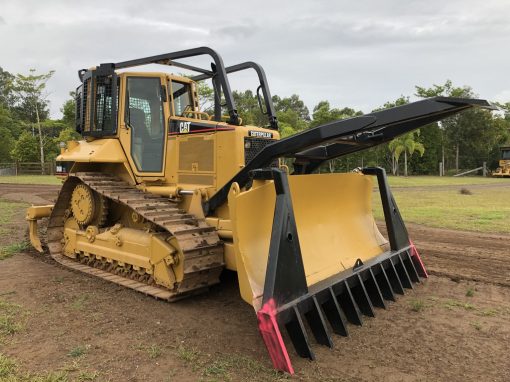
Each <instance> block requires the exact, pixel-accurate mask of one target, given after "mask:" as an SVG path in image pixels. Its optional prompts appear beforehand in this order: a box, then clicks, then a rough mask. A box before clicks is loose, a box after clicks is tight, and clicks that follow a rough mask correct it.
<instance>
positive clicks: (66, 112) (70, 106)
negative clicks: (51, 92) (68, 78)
mask: <svg viewBox="0 0 510 382" xmlns="http://www.w3.org/2000/svg"><path fill="white" fill-rule="evenodd" d="M69 95H70V96H71V99H68V100H67V101H65V102H64V104H63V105H62V107H61V108H60V111H61V112H62V122H63V123H65V124H66V126H68V127H70V128H74V126H75V122H76V92H70V93H69Z"/></svg>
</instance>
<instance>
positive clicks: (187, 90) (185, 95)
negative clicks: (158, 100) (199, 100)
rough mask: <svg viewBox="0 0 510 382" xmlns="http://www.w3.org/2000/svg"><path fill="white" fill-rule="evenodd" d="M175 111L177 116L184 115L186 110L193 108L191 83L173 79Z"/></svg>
mask: <svg viewBox="0 0 510 382" xmlns="http://www.w3.org/2000/svg"><path fill="white" fill-rule="evenodd" d="M171 87H172V98H173V109H174V110H173V111H174V115H175V116H182V114H183V113H184V111H187V110H193V108H192V103H191V86H190V85H189V84H186V83H183V82H178V81H172V82H171Z"/></svg>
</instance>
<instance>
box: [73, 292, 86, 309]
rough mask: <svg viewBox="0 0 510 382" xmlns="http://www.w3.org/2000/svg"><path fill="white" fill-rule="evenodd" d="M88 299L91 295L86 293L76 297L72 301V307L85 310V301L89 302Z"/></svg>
mask: <svg viewBox="0 0 510 382" xmlns="http://www.w3.org/2000/svg"><path fill="white" fill-rule="evenodd" d="M88 299H89V296H87V295H86V294H82V295H80V296H78V297H76V299H75V300H74V301H73V302H72V303H71V308H72V309H75V310H83V308H84V307H85V303H86V302H87V300H88Z"/></svg>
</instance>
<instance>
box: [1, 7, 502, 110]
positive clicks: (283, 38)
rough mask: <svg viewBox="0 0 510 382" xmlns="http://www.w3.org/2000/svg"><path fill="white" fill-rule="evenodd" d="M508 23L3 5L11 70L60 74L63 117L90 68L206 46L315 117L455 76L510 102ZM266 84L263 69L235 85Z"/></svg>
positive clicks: (52, 93) (454, 13) (57, 102)
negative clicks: (326, 106)
mask: <svg viewBox="0 0 510 382" xmlns="http://www.w3.org/2000/svg"><path fill="white" fill-rule="evenodd" d="M85 4H86V5H85ZM508 20H510V1H507V0H484V1H483V2H482V1H479V0H476V1H474V0H450V1H445V0H428V1H423V0H384V1H377V0H372V1H368V0H357V1H344V0H336V1H335V0H313V1H312V0H306V1H305V0H294V1H291V0H281V1H280V0H272V1H266V0H257V1H246V0H245V1H243V0H221V1H218V0H214V1H213V0H209V1H207V0H193V1H182V0H181V1H174V0H163V1H160V0H154V1H149V0H145V1H141V0H124V1H119V0H101V1H97V0H89V1H87V2H77V1H70V0H67V1H65V0H44V1H41V0H23V1H15V0H11V1H7V0H0V67H2V68H3V69H4V70H7V71H9V72H11V73H28V71H29V69H30V68H35V69H37V71H38V72H47V71H49V70H55V74H54V76H53V78H52V79H51V80H50V81H49V83H48V98H49V100H50V102H51V116H52V117H53V118H59V117H60V116H61V113H60V108H61V106H62V104H63V103H64V101H65V100H66V99H68V98H69V92H70V91H71V90H74V89H75V88H76V87H77V86H78V85H79V80H78V76H77V71H78V70H79V69H81V68H88V67H91V66H95V65H97V64H99V63H101V62H120V61H124V60H129V59H135V58H140V57H145V56H150V55H156V54H162V53H167V52H172V51H177V50H182V49H189V48H195V47H199V46H209V47H211V48H213V49H215V50H216V51H217V52H218V53H220V54H221V55H222V57H223V60H224V62H225V64H226V65H227V66H228V65H233V64H237V63H240V62H244V61H255V62H257V63H259V64H260V65H262V66H263V67H264V69H265V72H266V75H267V78H268V82H269V85H270V87H271V92H272V94H277V95H279V96H281V97H285V96H290V95H292V94H294V93H296V94H298V95H299V96H300V97H301V99H303V100H304V102H305V103H306V105H307V106H308V107H309V109H310V111H312V109H313V107H314V105H316V104H317V103H318V102H319V101H321V100H328V101H329V102H330V103H331V105H332V106H333V107H340V108H342V107H352V108H355V109H358V110H362V111H363V112H370V111H371V110H372V109H374V108H376V107H379V106H381V105H383V104H384V103H385V102H387V101H391V100H395V99H397V98H398V97H400V96H401V95H409V96H411V98H413V97H412V96H413V93H414V91H415V85H419V86H425V87H429V86H432V85H433V84H442V83H444V82H445V81H446V80H447V79H451V80H452V81H453V83H454V85H456V86H463V85H469V86H471V87H472V88H473V90H474V92H475V93H476V94H477V95H479V97H480V98H485V99H488V100H491V101H500V102H508V101H510V75H509V72H510V22H509V21H508ZM187 62H188V63H194V64H202V65H204V66H205V65H208V62H207V60H205V59H202V60H198V61H197V60H195V61H187ZM161 68H162V69H163V70H167V71H168V70H169V68H165V67H157V68H150V69H153V70H154V69H157V70H161ZM173 70H175V72H177V73H178V72H182V70H180V69H177V68H176V69H173ZM254 84H255V74H254V72H253V73H246V74H242V75H240V74H237V75H235V76H233V77H232V79H231V86H232V88H233V89H238V90H244V89H247V88H252V89H253V90H254V86H255V85H254Z"/></svg>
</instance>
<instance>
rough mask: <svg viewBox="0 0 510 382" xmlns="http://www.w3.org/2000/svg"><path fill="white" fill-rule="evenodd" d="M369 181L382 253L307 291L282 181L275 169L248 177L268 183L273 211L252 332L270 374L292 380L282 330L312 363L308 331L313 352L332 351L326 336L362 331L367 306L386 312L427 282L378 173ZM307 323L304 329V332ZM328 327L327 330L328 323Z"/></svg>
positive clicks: (372, 170) (368, 311)
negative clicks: (386, 246) (317, 348)
mask: <svg viewBox="0 0 510 382" xmlns="http://www.w3.org/2000/svg"><path fill="white" fill-rule="evenodd" d="M361 171H362V172H363V174H365V175H374V176H376V177H377V181H378V184H379V191H380V195H381V202H382V206H383V211H384V218H385V222H386V228H387V231H388V239H389V242H390V250H389V251H387V252H385V253H383V254H381V255H379V256H377V257H374V258H372V259H370V260H368V261H366V262H365V263H363V262H362V261H361V259H358V260H357V261H356V264H355V265H354V267H353V268H352V269H350V270H346V271H344V272H341V273H339V274H337V275H334V276H332V277H330V278H328V279H325V280H323V281H321V282H319V283H317V284H314V285H312V286H311V287H308V286H307V282H306V277H305V270H304V265H303V259H302V256H301V248H300V245H299V237H298V234H297V227H296V220H295V217H294V211H293V208H292V200H291V196H290V188H289V184H288V179H287V174H286V173H285V172H284V171H282V170H280V169H276V168H272V169H262V170H254V171H253V172H252V176H253V178H254V179H264V180H269V179H272V180H274V185H275V189H276V205H275V212H274V219H273V226H272V232H271V241H270V246H269V258H268V264H267V269H266V275H265V283H264V293H263V298H262V308H261V309H260V310H259V311H258V312H257V319H258V326H259V330H260V333H261V335H262V338H263V340H264V343H265V345H266V347H267V350H268V352H269V356H270V357H271V360H272V362H273V365H274V367H275V368H276V369H279V370H283V371H286V372H288V373H290V374H293V373H294V369H293V367H292V363H291V361H290V357H289V353H288V351H287V348H286V345H285V342H284V339H283V338H284V336H285V333H283V332H282V329H283V328H285V330H286V333H287V335H288V337H289V338H290V340H291V342H292V344H293V345H294V348H295V350H296V352H297V354H298V355H300V356H301V357H305V358H310V359H312V360H313V359H315V355H314V352H313V350H312V348H311V345H310V340H309V336H308V329H307V326H308V328H309V330H310V331H311V334H312V335H313V337H314V338H315V340H316V342H317V343H319V344H321V345H326V346H328V347H333V340H332V334H331V332H333V333H335V334H339V335H341V336H347V335H348V323H351V324H354V325H362V324H363V318H362V316H363V315H365V316H370V317H374V316H375V311H374V307H378V308H386V303H385V301H387V300H390V301H395V296H396V295H397V294H404V290H405V289H412V288H413V283H418V282H420V278H427V277H428V275H427V271H426V270H425V267H424V265H423V262H422V261H421V259H420V256H419V254H418V252H417V250H416V248H415V246H414V245H413V243H412V242H411V241H410V240H409V236H408V233H407V229H406V227H405V225H404V222H403V220H402V217H401V215H400V212H399V210H398V208H397V205H396V203H395V200H394V198H393V196H392V194H391V191H390V188H389V186H388V182H387V179H386V172H385V170H384V169H383V168H379V167H372V168H363V169H362V170H361ZM305 322H306V323H307V326H306V325H305ZM328 323H329V324H328Z"/></svg>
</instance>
